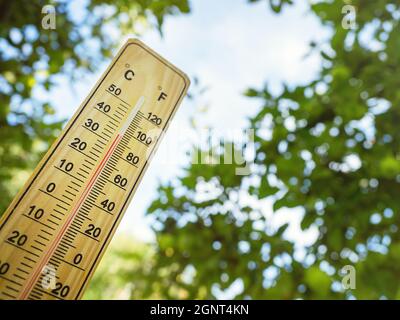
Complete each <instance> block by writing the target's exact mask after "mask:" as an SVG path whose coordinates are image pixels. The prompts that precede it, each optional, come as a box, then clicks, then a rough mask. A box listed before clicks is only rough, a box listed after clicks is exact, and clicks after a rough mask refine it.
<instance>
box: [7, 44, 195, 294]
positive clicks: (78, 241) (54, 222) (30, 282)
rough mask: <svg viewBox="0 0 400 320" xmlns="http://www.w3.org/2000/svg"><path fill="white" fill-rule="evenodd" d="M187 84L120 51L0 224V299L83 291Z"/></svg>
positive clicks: (138, 49) (142, 52)
mask: <svg viewBox="0 0 400 320" xmlns="http://www.w3.org/2000/svg"><path fill="white" fill-rule="evenodd" d="M188 86H189V80H188V78H187V76H186V75H185V74H184V73H183V72H181V71H180V70H178V69H177V68H176V67H174V66H173V65H171V64H170V63H169V62H167V61H166V60H165V59H163V58H162V57H160V56H159V55H158V54H156V53H155V52H154V51H152V50H151V49H149V48H148V47H147V46H145V45H144V44H143V43H142V42H140V41H138V40H129V41H128V42H127V43H126V44H125V45H124V46H123V47H122V48H121V50H120V51H119V53H118V54H117V56H116V57H115V58H114V60H113V61H112V63H111V65H110V66H109V67H108V69H107V70H106V71H105V73H104V74H103V76H102V77H101V79H100V80H99V81H98V82H97V84H96V85H95V87H94V89H92V91H91V92H90V94H89V96H88V97H87V98H86V100H85V101H84V102H83V104H82V106H81V107H80V108H79V110H78V111H77V112H76V114H75V115H74V116H73V118H72V119H71V120H70V122H69V123H68V125H67V126H66V128H65V129H64V131H63V133H62V134H61V136H60V137H59V138H58V139H57V141H56V142H55V143H54V145H53V146H52V147H51V149H50V150H49V151H48V153H47V154H46V156H45V157H44V159H43V160H42V161H41V162H40V163H39V165H38V167H37V168H36V170H35V171H34V173H33V175H32V176H31V178H30V179H29V180H28V182H27V183H26V185H25V186H24V188H23V189H22V190H21V191H20V192H19V194H18V195H17V196H16V198H15V199H14V201H13V202H12V203H11V205H10V206H9V208H8V209H7V211H6V212H5V214H4V215H3V217H2V219H1V221H0V298H1V299H79V298H80V297H81V296H82V294H83V292H84V289H85V287H86V286H87V284H88V281H89V280H90V277H91V276H92V275H93V272H94V270H95V268H96V266H97V264H98V263H99V261H100V259H101V257H102V255H103V253H104V251H105V249H106V247H107V245H108V244H109V242H110V240H111V238H112V236H113V234H114V232H115V230H116V228H117V226H118V223H119V222H120V220H121V218H122V216H123V214H124V212H125V210H126V208H127V206H128V204H129V202H130V200H131V198H132V196H133V194H134V192H135V190H136V189H137V187H138V184H139V183H140V180H141V178H142V176H143V174H144V172H145V170H146V168H147V166H148V164H149V160H150V158H151V155H152V154H153V152H154V151H155V149H156V147H157V145H158V143H159V141H160V138H161V135H162V133H163V132H164V131H165V130H166V128H167V126H168V124H169V122H170V121H171V118H172V116H173V115H174V113H175V111H176V109H177V107H178V105H179V103H180V102H181V101H182V99H183V97H184V96H185V94H186V91H187V89H188Z"/></svg>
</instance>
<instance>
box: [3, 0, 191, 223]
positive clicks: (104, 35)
mask: <svg viewBox="0 0 400 320" xmlns="http://www.w3.org/2000/svg"><path fill="white" fill-rule="evenodd" d="M48 4H53V5H54V7H55V9H56V29H55V30H51V29H49V30H45V29H42V18H43V17H44V16H45V15H44V14H42V8H43V6H45V5H48ZM179 12H182V13H187V12H189V5H188V1H187V0H163V1H151V0H137V1H129V0H128V1H127V0H113V1H110V0H91V1H84V2H83V1H57V2H55V1H54V2H53V1H44V0H43V1H40V0H36V1H8V0H0V193H1V195H2V197H1V198H0V215H1V214H2V213H3V212H4V210H5V209H6V207H7V205H8V204H9V202H10V201H11V198H12V197H13V196H14V195H15V193H16V191H17V190H18V189H19V188H20V187H21V185H22V183H23V182H24V181H25V180H26V179H27V177H28V176H29V174H30V172H31V170H32V169H33V167H34V166H35V165H36V164H37V162H38V161H39V160H40V158H41V157H42V156H43V152H45V151H46V150H47V149H48V148H49V146H50V144H51V142H52V141H53V140H54V139H55V137H56V136H57V135H58V134H59V132H60V128H61V126H62V123H63V121H57V120H55V119H56V118H55V117H54V113H55V111H54V108H53V105H52V102H51V101H48V100H47V99H46V98H45V97H46V93H47V92H49V91H50V90H51V89H52V88H53V87H54V86H55V85H56V79H57V76H58V77H59V76H65V77H68V78H69V79H70V81H71V82H72V81H73V80H76V78H80V77H82V76H83V75H85V74H87V73H88V72H92V71H94V70H96V69H97V67H98V65H99V63H100V62H102V61H104V60H105V58H109V57H110V56H111V55H112V49H113V47H114V46H115V45H120V43H118V42H117V41H116V39H119V38H121V37H123V36H124V35H126V34H129V33H137V29H138V26H140V25H146V24H147V25H153V26H156V27H158V28H159V29H160V30H161V25H162V23H163V19H164V17H165V16H168V15H172V14H176V13H179ZM110 30H113V31H115V32H116V33H115V32H114V33H113V34H114V35H115V34H116V35H117V36H110V35H109V32H110ZM118 35H119V36H118Z"/></svg>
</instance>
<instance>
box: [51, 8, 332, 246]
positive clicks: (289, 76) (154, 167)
mask: <svg viewBox="0 0 400 320" xmlns="http://www.w3.org/2000/svg"><path fill="white" fill-rule="evenodd" d="M191 8H192V12H191V14H189V15H185V16H173V17H170V18H167V19H166V21H165V24H164V28H163V31H164V37H163V38H161V37H160V35H159V33H158V32H157V31H156V30H148V31H145V32H144V34H143V35H142V36H141V37H140V39H141V40H142V41H144V42H145V43H146V44H147V45H149V46H150V47H152V48H153V49H155V50H156V51H157V52H159V53H160V54H161V55H163V56H164V57H165V58H167V59H168V60H170V61H171V62H172V63H174V64H175V65H176V66H178V67H179V68H181V69H182V70H184V71H185V72H186V73H187V74H188V75H189V76H190V77H194V76H196V77H198V78H199V79H200V83H201V85H202V86H207V87H208V90H207V91H206V93H205V94H204V95H202V96H201V97H200V98H199V99H197V100H195V101H194V102H191V101H189V100H187V99H186V100H185V101H184V102H183V104H182V105H181V107H180V110H179V111H178V112H177V114H176V116H175V119H174V120H173V123H172V124H171V127H170V131H169V132H170V134H168V133H167V135H166V137H165V138H164V140H163V141H162V146H161V147H163V146H164V147H168V144H169V141H170V142H171V141H172V140H171V139H172V138H173V137H172V134H173V132H174V130H176V129H177V128H189V123H190V118H191V117H193V116H197V115H196V113H198V117H197V118H199V120H200V121H199V123H200V126H210V127H213V128H216V129H227V128H226V127H227V124H229V125H228V126H229V128H231V129H237V128H244V127H245V126H246V124H247V120H246V118H247V117H248V116H251V115H254V114H255V113H256V112H257V111H258V110H259V109H260V107H261V105H260V102H259V101H257V100H255V99H248V98H246V97H244V96H243V92H244V91H245V90H246V88H248V87H251V86H253V87H258V88H259V87H262V86H263V85H264V83H266V82H267V83H268V84H269V85H271V86H272V88H273V89H274V90H276V91H279V88H280V86H281V84H282V82H285V83H288V84H293V85H294V84H301V83H307V82H308V81H310V80H312V79H313V77H315V74H316V73H317V72H318V70H319V68H320V60H319V58H318V56H316V55H311V56H309V57H307V58H305V56H306V54H307V53H308V51H309V47H308V44H309V42H310V41H311V40H321V39H322V38H324V37H326V36H327V31H326V30H324V29H323V28H322V27H321V26H320V24H319V22H318V20H317V19H316V18H315V17H314V16H312V15H311V14H309V13H307V7H306V4H305V1H302V2H298V4H297V5H295V6H293V7H287V8H286V9H285V10H284V12H283V13H282V14H280V15H275V14H273V13H272V12H271V11H270V9H269V6H268V5H267V1H259V2H257V3H254V4H249V3H247V1H244V0H219V1H215V0H214V1H212V0H193V1H191ZM128 37H129V35H126V38H128ZM126 38H123V39H117V40H119V41H120V43H121V45H122V44H123V43H124V42H125V40H126ZM106 67H107V64H104V65H101V66H99V68H98V72H96V73H95V74H93V75H90V76H89V77H88V78H87V79H86V80H85V81H82V83H78V84H76V85H74V86H73V87H71V86H67V87H66V86H64V85H63V80H62V79H61V81H60V86H59V88H56V89H54V90H53V91H52V93H51V98H52V99H53V101H57V102H56V108H57V113H58V115H59V116H61V117H65V118H70V117H71V116H72V115H73V113H74V112H75V111H76V109H77V108H78V106H79V105H80V103H81V102H82V101H83V99H84V98H85V96H86V95H87V93H88V92H89V90H90V89H91V88H92V86H93V85H94V84H95V82H96V81H97V79H98V78H99V77H100V75H101V73H102V72H103V71H104V69H105V68H106ZM203 105H207V106H208V111H207V112H206V113H201V112H200V111H199V110H200V106H203ZM221 119H223V121H221ZM171 132H172V134H171ZM182 152H183V151H182ZM157 156H158V155H156V158H155V159H154V160H155V161H153V163H152V164H151V165H150V167H149V169H148V171H147V173H146V175H145V177H144V179H143V180H142V183H141V185H140V187H139V188H138V190H137V192H136V194H135V196H134V198H133V201H132V203H131V205H130V206H129V208H128V210H127V212H126V214H125V217H124V218H123V220H122V222H121V225H120V227H119V230H118V233H120V234H121V233H129V234H132V235H134V236H135V237H136V238H138V239H140V240H144V241H151V240H152V239H153V234H152V232H151V230H150V228H149V223H150V222H149V221H148V220H147V219H145V218H144V214H145V210H146V207H147V206H148V205H149V204H150V202H151V200H152V199H154V197H155V196H156V193H155V190H156V187H157V184H158V182H159V181H168V180H169V179H171V178H172V177H174V176H176V175H177V174H179V165H169V166H168V168H167V170H166V168H165V165H162V164H160V163H161V161H157ZM263 205H264V204H263ZM265 205H267V206H269V204H265ZM300 216H301V212H283V213H282V214H281V215H280V218H279V220H280V221H281V222H283V221H286V220H293V221H299V217H300ZM293 228H294V229H292V233H296V232H297V234H298V230H297V231H296V230H295V229H296V226H293ZM297 229H298V228H297ZM298 236H299V234H298ZM314 236H315V233H314V234H313V233H312V232H311V233H310V234H302V235H300V238H301V240H303V241H304V242H305V243H307V242H308V241H311V240H310V239H312V238H313V237H314Z"/></svg>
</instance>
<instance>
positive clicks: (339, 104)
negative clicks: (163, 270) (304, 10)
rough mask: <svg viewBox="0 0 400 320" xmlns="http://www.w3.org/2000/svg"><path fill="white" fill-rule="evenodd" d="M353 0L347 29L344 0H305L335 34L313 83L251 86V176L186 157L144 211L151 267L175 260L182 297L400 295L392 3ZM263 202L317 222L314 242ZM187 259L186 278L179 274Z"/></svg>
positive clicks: (396, 47)
mask: <svg viewBox="0 0 400 320" xmlns="http://www.w3.org/2000/svg"><path fill="white" fill-rule="evenodd" d="M351 4H352V5H354V6H355V7H356V8H357V27H356V29H355V30H347V29H344V28H343V27H342V19H343V14H342V7H343V5H344V3H343V1H341V0H333V1H329V2H318V3H315V4H313V5H311V7H310V9H311V10H312V12H313V13H314V14H315V15H317V16H318V17H319V19H320V20H321V23H322V24H324V25H326V26H327V27H328V28H331V30H332V36H331V38H330V39H329V40H328V41H326V42H323V43H313V44H311V47H310V50H318V52H319V53H320V55H321V58H322V61H323V64H322V69H321V72H320V74H319V76H318V77H317V79H315V80H314V81H312V82H311V83H309V84H307V85H305V86H296V87H293V86H284V88H283V90H282V92H281V93H280V94H273V93H271V91H270V90H269V88H268V86H265V87H264V88H261V89H258V88H251V89H249V90H248V91H247V96H249V97H255V98H257V99H261V100H262V101H263V107H262V108H261V110H260V112H259V113H258V114H257V115H256V116H255V117H253V118H252V119H250V127H251V128H254V129H255V130H256V140H255V142H256V161H255V162H256V165H255V166H254V168H253V171H252V174H251V179H249V178H248V177H243V176H237V175H235V171H234V170H232V167H231V166H229V165H213V166H210V165H197V164H196V165H195V164H193V165H190V166H188V167H187V168H186V172H185V174H184V175H183V176H182V177H181V178H179V179H176V180H175V181H173V182H171V183H170V184H168V185H161V186H160V187H159V190H158V193H159V194H158V197H157V199H156V200H155V201H154V202H153V203H152V205H151V206H150V208H149V210H148V214H149V215H150V216H151V217H153V219H154V220H155V223H154V230H155V231H156V233H157V245H158V249H157V254H156V257H157V263H156V265H155V269H157V266H158V265H160V266H165V265H167V264H177V265H178V266H179V267H178V271H177V273H173V274H171V277H169V281H168V285H169V286H171V285H176V286H180V287H182V290H187V294H188V297H190V298H198V297H199V290H198V289H199V288H202V295H203V296H204V294H205V296H206V297H207V298H213V297H217V296H218V294H217V292H218V290H217V289H220V290H224V289H226V288H229V287H230V286H231V285H232V284H233V283H234V282H235V281H237V280H238V279H240V280H241V281H242V284H243V288H242V290H240V291H241V292H240V293H239V294H238V295H237V296H236V297H237V298H244V297H249V298H261V299H262V298H284V299H292V298H348V297H351V296H353V297H356V298H368V299H370V298H380V297H388V298H398V297H399V296H400V291H399V289H398V288H399V286H398V285H397V283H398V276H399V271H400V270H399V268H398V267H397V266H399V265H400V256H399V248H398V247H399V246H400V238H399V232H398V224H399V212H400V204H399V202H398V199H397V197H398V196H397V194H398V190H399V188H400V164H399V143H398V141H400V134H399V132H400V131H399V130H398V120H399V119H400V111H399V110H400V109H399V108H398V105H399V103H400V94H399V89H398V88H399V87H400V79H399V77H398V72H397V69H399V68H400V63H399V52H400V42H399V37H398V35H399V16H400V15H399V12H400V7H399V4H398V2H397V1H392V0H380V1H365V0H362V1H361V0H354V1H351ZM265 128H271V132H272V135H271V138H266V137H265V135H263V134H262V131H263V130H265ZM246 199H247V200H248V199H253V200H258V201H247V200H246ZM265 199H269V200H272V201H273V214H272V216H278V215H279V209H282V208H286V209H292V208H295V209H297V210H301V211H303V212H304V216H303V218H302V221H301V228H302V229H303V230H308V229H309V228H310V227H313V228H316V229H317V230H318V234H319V236H318V238H317V240H316V241H315V243H313V244H312V245H309V246H307V247H305V248H303V249H299V248H298V247H297V246H296V243H295V242H293V241H290V240H288V238H287V234H288V227H289V225H290V224H283V225H282V226H280V227H279V226H276V225H274V224H272V223H271V222H270V220H269V219H268V218H267V217H266V214H265V213H266V212H268V210H265V209H264V210H263V209H262V208H260V206H256V205H255V203H257V204H258V205H259V204H260V203H261V204H262V203H263V202H260V201H263V200H265ZM268 216H269V215H268ZM348 264H351V265H354V266H355V268H356V271H357V289H355V290H351V291H349V290H348V291H345V290H344V289H343V288H342V287H341V284H340V283H341V279H342V278H341V274H340V270H341V268H342V267H343V266H345V265H348ZM189 266H190V268H193V269H194V271H193V274H194V275H193V277H192V279H191V281H190V286H188V285H187V283H182V280H180V278H179V277H177V274H178V275H179V274H180V275H182V274H184V273H185V272H186V271H185V270H186V269H187V268H188V267H189ZM216 288H217V289H216ZM168 297H171V298H176V296H174V295H168Z"/></svg>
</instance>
